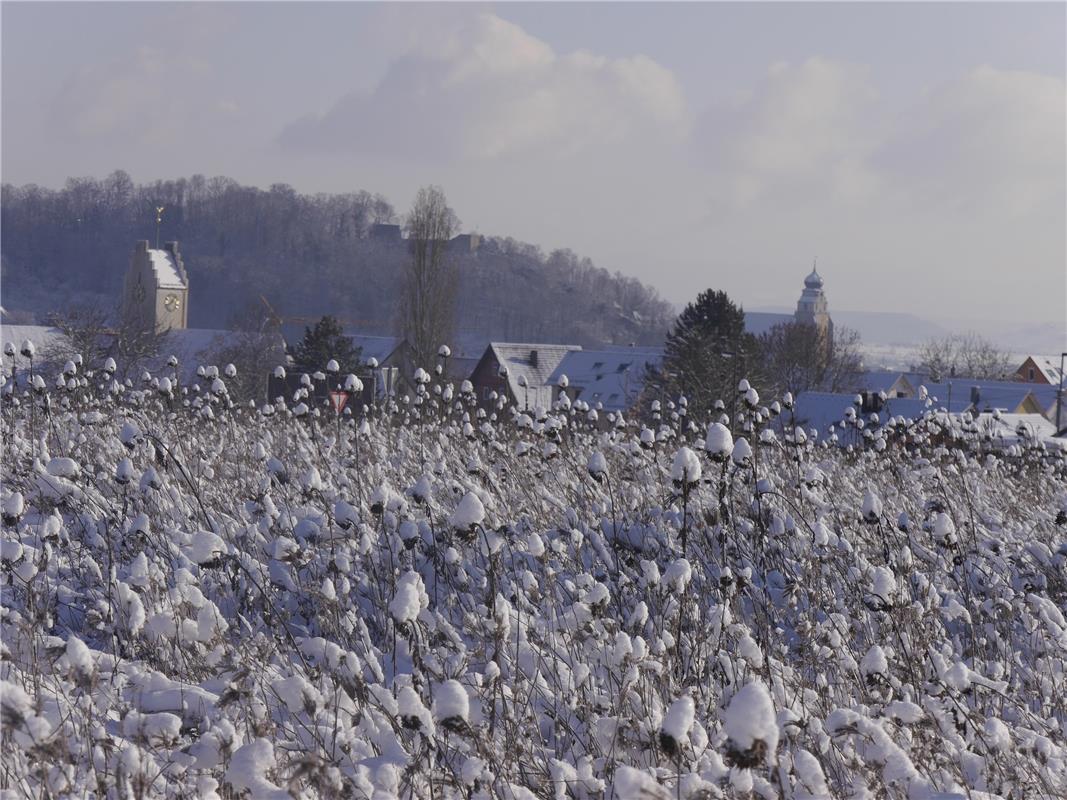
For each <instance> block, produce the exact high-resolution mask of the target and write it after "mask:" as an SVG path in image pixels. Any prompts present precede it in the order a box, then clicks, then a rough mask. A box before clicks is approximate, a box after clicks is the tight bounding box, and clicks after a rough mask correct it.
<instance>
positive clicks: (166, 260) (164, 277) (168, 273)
mask: <svg viewBox="0 0 1067 800" xmlns="http://www.w3.org/2000/svg"><path fill="white" fill-rule="evenodd" d="M148 257H149V263H150V264H151V265H152V270H153V271H154V272H155V273H156V285H157V286H158V287H159V288H160V289H184V288H185V281H183V280H182V278H181V275H180V274H179V273H178V265H177V264H176V263H175V262H174V256H173V255H171V253H170V251H168V250H149V251H148Z"/></svg>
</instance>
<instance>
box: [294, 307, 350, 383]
mask: <svg viewBox="0 0 1067 800" xmlns="http://www.w3.org/2000/svg"><path fill="white" fill-rule="evenodd" d="M289 354H290V355H291V356H292V357H293V361H295V362H296V363H297V364H298V365H299V366H301V367H303V368H305V369H308V370H322V369H326V364H327V362H329V361H330V359H333V360H335V361H336V362H337V363H338V365H339V366H340V368H341V374H342V375H343V374H346V373H349V372H355V371H356V370H357V369H358V367H359V358H360V355H361V354H362V348H360V347H356V346H355V345H353V344H352V340H351V339H349V338H348V337H347V336H345V335H344V331H343V330H342V329H341V323H339V322H338V321H337V320H336V319H335V318H334V317H331V316H328V315H327V316H325V317H323V318H322V319H320V320H319V321H318V322H316V323H315V327H314V328H304V338H303V339H302V340H301V341H300V343H299V344H297V345H296V347H294V348H292V349H291V350H290V353H289Z"/></svg>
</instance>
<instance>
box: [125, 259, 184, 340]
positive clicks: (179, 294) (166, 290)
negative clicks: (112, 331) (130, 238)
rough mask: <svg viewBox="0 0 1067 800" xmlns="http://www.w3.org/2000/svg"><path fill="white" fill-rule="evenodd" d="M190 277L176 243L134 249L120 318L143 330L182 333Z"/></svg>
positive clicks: (127, 273)
mask: <svg viewBox="0 0 1067 800" xmlns="http://www.w3.org/2000/svg"><path fill="white" fill-rule="evenodd" d="M188 301H189V276H188V274H187V273H186V271H185V264H184V263H183V262H182V256H181V252H180V251H179V249H178V243H177V242H166V243H165V244H164V245H163V248H162V249H159V250H155V249H152V248H150V247H149V246H148V240H147V239H142V240H141V241H139V242H137V244H136V245H134V249H133V255H132V256H130V266H129V269H127V271H126V282H125V285H124V287H123V293H122V313H123V318H124V319H126V320H127V321H129V322H132V323H133V324H135V325H137V326H138V327H140V328H141V329H143V330H154V331H156V332H157V333H161V332H163V331H165V330H173V329H182V328H185V327H186V326H187V324H188V319H189V316H188V315H189V302H188Z"/></svg>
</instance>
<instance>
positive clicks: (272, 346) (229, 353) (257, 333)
mask: <svg viewBox="0 0 1067 800" xmlns="http://www.w3.org/2000/svg"><path fill="white" fill-rule="evenodd" d="M230 328H231V332H230V333H229V334H227V335H224V336H217V337H215V339H214V341H212V343H211V345H210V346H209V348H208V353H209V360H210V361H211V363H213V364H216V365H218V366H219V367H223V366H225V365H226V364H233V365H234V367H236V368H237V375H236V376H235V377H231V378H227V379H226V387H227V390H228V391H229V394H230V397H231V398H233V399H234V400H235V401H238V402H247V401H248V400H257V401H258V400H264V399H266V398H267V381H268V378H269V377H270V374H271V371H272V370H273V369H274V368H275V367H276V366H278V365H279V364H281V363H282V362H283V361H284V359H285V342H284V340H283V339H282V336H281V332H280V330H279V327H278V322H277V319H275V318H272V317H271V316H270V315H268V314H266V313H264V310H263V309H262V308H260V307H259V306H257V305H255V304H254V303H250V304H249V305H248V307H247V308H246V309H245V310H244V311H242V312H240V313H238V314H236V315H235V316H234V317H233V319H232V320H231V322H230Z"/></svg>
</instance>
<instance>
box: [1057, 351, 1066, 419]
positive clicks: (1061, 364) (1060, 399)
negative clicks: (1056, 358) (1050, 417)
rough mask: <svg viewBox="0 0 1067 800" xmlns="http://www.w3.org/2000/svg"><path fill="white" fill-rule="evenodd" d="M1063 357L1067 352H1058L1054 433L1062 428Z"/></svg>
mask: <svg viewBox="0 0 1067 800" xmlns="http://www.w3.org/2000/svg"><path fill="white" fill-rule="evenodd" d="M1065 357H1067V353H1060V388H1059V389H1058V390H1057V391H1056V433H1059V432H1060V431H1061V430H1063V428H1061V427H1060V410H1061V409H1062V408H1063V359H1064V358H1065Z"/></svg>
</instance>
